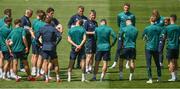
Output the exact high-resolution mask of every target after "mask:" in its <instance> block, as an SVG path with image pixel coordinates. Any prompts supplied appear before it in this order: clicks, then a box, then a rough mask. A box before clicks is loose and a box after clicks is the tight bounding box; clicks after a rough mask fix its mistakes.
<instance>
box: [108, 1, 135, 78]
mask: <svg viewBox="0 0 180 89" xmlns="http://www.w3.org/2000/svg"><path fill="white" fill-rule="evenodd" d="M123 9H124V11H123V12H120V13H119V14H118V16H117V25H118V27H119V33H120V32H121V30H122V29H123V28H124V27H126V20H127V19H130V20H131V21H132V25H133V26H135V23H136V18H135V15H134V14H133V13H131V12H130V11H129V10H130V4H129V3H125V4H124V5H123ZM122 44H123V43H122V40H121V38H120V36H119V37H118V44H117V50H116V54H115V60H114V63H113V65H112V66H111V67H110V68H114V67H115V66H116V64H117V61H118V59H119V58H120V59H124V55H123V52H122V51H123V50H122V49H123V48H122ZM126 68H129V61H128V60H127V63H126ZM122 75H123V74H122V72H120V76H122Z"/></svg>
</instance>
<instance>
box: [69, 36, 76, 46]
mask: <svg viewBox="0 0 180 89" xmlns="http://www.w3.org/2000/svg"><path fill="white" fill-rule="evenodd" d="M67 40H68V42H69V43H70V44H71V45H73V46H75V47H78V45H77V44H75V43H74V42H73V41H72V40H71V37H69V36H68V39H67Z"/></svg>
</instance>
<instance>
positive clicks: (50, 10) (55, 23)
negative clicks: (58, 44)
mask: <svg viewBox="0 0 180 89" xmlns="http://www.w3.org/2000/svg"><path fill="white" fill-rule="evenodd" d="M54 12H55V10H54V9H53V8H52V7H49V8H47V10H46V14H47V17H51V18H52V20H51V25H52V26H53V27H55V28H56V30H58V31H59V32H60V33H61V34H62V33H63V26H62V25H61V23H60V22H59V21H58V20H57V19H56V18H55V17H54ZM55 61H57V62H58V55H57V52H55ZM52 63H53V62H52ZM52 63H51V62H50V63H49V67H52V69H54V64H52ZM48 76H49V79H52V78H51V77H50V70H49V73H48Z"/></svg>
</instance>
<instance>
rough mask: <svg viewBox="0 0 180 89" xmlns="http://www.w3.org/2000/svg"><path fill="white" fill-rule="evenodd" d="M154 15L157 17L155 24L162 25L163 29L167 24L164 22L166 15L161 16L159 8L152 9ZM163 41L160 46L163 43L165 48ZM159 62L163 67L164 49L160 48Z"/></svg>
mask: <svg viewBox="0 0 180 89" xmlns="http://www.w3.org/2000/svg"><path fill="white" fill-rule="evenodd" d="M152 16H154V17H155V18H156V21H155V25H157V26H159V27H161V28H162V30H163V28H164V25H165V23H164V17H163V16H160V14H159V11H158V10H157V9H154V10H153V11H152ZM163 42H164V41H161V44H160V45H159V46H161V45H162V46H161V47H163V48H164V46H163V45H164V43H163ZM163 48H162V49H163ZM159 62H160V66H161V67H163V50H159Z"/></svg>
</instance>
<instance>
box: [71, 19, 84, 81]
mask: <svg viewBox="0 0 180 89" xmlns="http://www.w3.org/2000/svg"><path fill="white" fill-rule="evenodd" d="M82 24H83V20H77V21H76V26H75V27H72V28H71V29H69V31H68V42H69V43H70V44H71V52H70V61H69V66H68V82H70V81H71V74H72V68H73V65H74V62H75V60H76V58H77V57H78V59H80V61H81V70H82V79H81V81H82V82H84V81H86V78H85V58H86V55H85V48H84V44H85V42H86V30H85V29H84V28H83V27H82Z"/></svg>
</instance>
